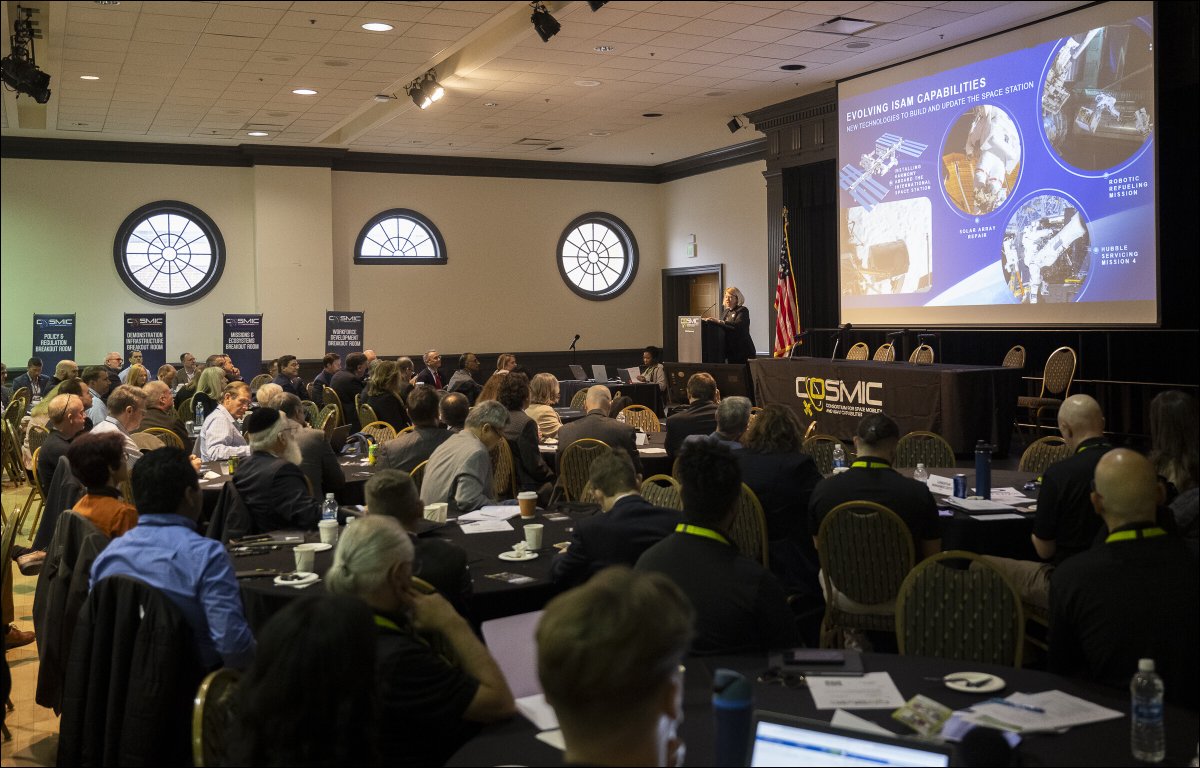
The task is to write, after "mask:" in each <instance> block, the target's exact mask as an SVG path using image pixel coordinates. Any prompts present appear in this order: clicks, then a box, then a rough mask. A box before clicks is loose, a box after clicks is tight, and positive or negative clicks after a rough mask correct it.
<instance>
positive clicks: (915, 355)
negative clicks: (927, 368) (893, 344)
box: [908, 344, 933, 365]
mask: <svg viewBox="0 0 1200 768" xmlns="http://www.w3.org/2000/svg"><path fill="white" fill-rule="evenodd" d="M908 362H910V363H912V364H914V365H931V364H932V363H933V347H931V346H929V345H928V344H922V345H921V346H919V347H917V348H916V349H914V350H913V351H912V354H911V355H909V356H908Z"/></svg>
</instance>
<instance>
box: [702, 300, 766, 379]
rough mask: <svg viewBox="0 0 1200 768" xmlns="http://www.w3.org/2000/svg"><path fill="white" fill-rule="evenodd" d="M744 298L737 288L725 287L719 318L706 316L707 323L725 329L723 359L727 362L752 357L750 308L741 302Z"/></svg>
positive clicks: (738, 361)
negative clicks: (722, 307) (722, 309)
mask: <svg viewBox="0 0 1200 768" xmlns="http://www.w3.org/2000/svg"><path fill="white" fill-rule="evenodd" d="M744 301H745V298H744V297H743V296H742V292H741V291H739V290H738V289H737V288H734V287H733V286H730V287H728V288H726V289H725V296H724V298H723V299H722V301H721V305H722V306H724V307H725V311H724V312H722V313H721V319H720V320H716V319H715V318H711V317H706V318H704V320H705V321H706V322H709V323H717V324H718V325H720V326H721V327H722V328H724V329H725V330H726V332H727V333H726V334H725V361H726V362H728V363H744V362H746V361H747V360H749V359H750V358H752V357H754V341H753V339H751V338H750V310H748V309H746V305H745V304H744V303H743V302H744Z"/></svg>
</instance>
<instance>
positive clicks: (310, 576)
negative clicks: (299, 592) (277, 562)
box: [275, 573, 320, 587]
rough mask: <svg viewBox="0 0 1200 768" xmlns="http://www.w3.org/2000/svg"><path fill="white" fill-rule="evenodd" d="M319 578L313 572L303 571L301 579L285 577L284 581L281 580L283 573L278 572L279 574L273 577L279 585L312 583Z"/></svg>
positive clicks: (297, 585) (298, 585) (288, 585)
mask: <svg viewBox="0 0 1200 768" xmlns="http://www.w3.org/2000/svg"><path fill="white" fill-rule="evenodd" d="M319 578H320V576H318V575H317V574H315V573H305V574H304V578H302V579H287V580H286V581H281V579H283V574H280V575H279V576H276V577H275V583H276V584H277V585H278V586H281V587H301V586H304V585H305V584H312V583H313V582H314V581H316V580H317V579H319Z"/></svg>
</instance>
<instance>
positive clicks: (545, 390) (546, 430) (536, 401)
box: [525, 373, 562, 440]
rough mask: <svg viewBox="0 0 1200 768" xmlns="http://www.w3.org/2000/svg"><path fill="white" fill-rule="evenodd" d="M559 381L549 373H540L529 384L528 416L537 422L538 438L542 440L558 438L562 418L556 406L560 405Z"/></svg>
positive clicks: (526, 410)
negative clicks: (555, 408)
mask: <svg viewBox="0 0 1200 768" xmlns="http://www.w3.org/2000/svg"><path fill="white" fill-rule="evenodd" d="M558 398H559V389H558V379H556V378H554V377H553V376H552V375H550V374H549V373H539V374H538V375H537V376H534V377H533V380H532V381H530V382H529V403H530V405H529V407H528V408H526V409H525V413H526V415H528V416H529V418H531V419H533V420H534V421H535V422H537V429H538V437H539V438H540V439H542V440H549V439H550V438H552V437H553V438H556V437H558V430H559V429H560V428H561V427H562V417H561V416H559V415H558V411H556V410H554V406H556V405H558Z"/></svg>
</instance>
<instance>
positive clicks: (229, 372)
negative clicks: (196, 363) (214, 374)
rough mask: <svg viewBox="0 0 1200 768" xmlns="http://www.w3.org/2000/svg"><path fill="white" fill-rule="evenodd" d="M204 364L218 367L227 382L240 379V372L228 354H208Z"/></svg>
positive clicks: (208, 366)
mask: <svg viewBox="0 0 1200 768" xmlns="http://www.w3.org/2000/svg"><path fill="white" fill-rule="evenodd" d="M204 365H205V367H206V368H220V369H221V371H222V372H223V373H224V374H225V381H227V382H230V381H241V380H242V372H241V371H240V370H238V368H237V366H236V365H234V364H233V359H232V358H230V357H229V355H209V356H208V359H207V361H206V362H205V364H204Z"/></svg>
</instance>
